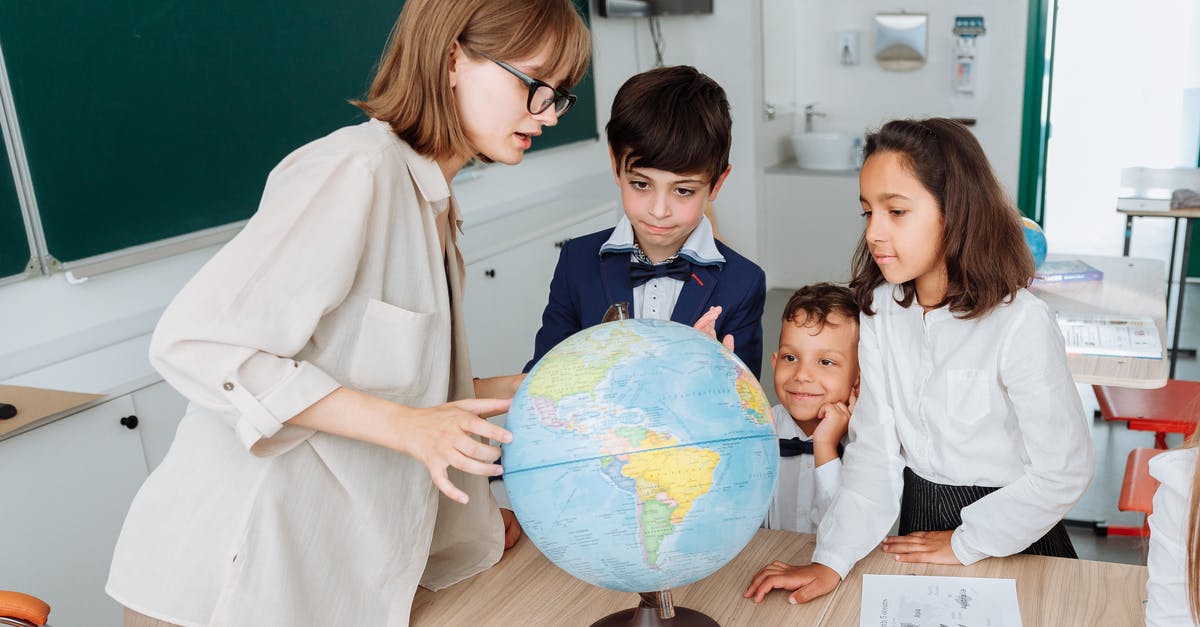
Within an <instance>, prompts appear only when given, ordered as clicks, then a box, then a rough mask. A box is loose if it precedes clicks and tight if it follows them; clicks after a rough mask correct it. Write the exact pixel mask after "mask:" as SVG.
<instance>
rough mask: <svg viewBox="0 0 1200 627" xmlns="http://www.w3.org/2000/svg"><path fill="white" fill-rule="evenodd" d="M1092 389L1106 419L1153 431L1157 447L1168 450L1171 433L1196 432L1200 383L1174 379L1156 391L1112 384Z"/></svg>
mask: <svg viewBox="0 0 1200 627" xmlns="http://www.w3.org/2000/svg"><path fill="white" fill-rule="evenodd" d="M1092 389H1093V390H1095V392H1096V400H1097V401H1099V403H1100V415H1101V416H1104V419H1105V420H1115V421H1124V422H1126V423H1128V426H1129V428H1130V429H1132V430H1134V431H1153V432H1154V448H1161V449H1165V448H1167V434H1168V433H1182V434H1184V437H1188V436H1191V435H1192V432H1193V431H1195V430H1196V416H1197V413H1198V410H1200V405H1197V403H1198V402H1200V401H1198V400H1197V399H1200V381H1184V380H1182V379H1171V380H1169V381H1167V384H1166V385H1165V386H1163V387H1161V388H1158V389H1155V390H1137V389H1132V388H1121V387H1116V386H1112V385H1094V386H1092Z"/></svg>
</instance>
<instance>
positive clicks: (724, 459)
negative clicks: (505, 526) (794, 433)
mask: <svg viewBox="0 0 1200 627" xmlns="http://www.w3.org/2000/svg"><path fill="white" fill-rule="evenodd" d="M506 426H507V428H508V429H509V430H510V431H512V434H513V439H512V442H511V443H509V444H506V445H504V446H503V460H504V469H505V471H504V480H505V485H506V488H507V489H508V494H509V498H510V500H511V501H512V505H513V511H514V513H515V514H516V516H517V520H518V521H520V523H521V526H522V527H523V528H524V530H525V533H526V535H527V536H528V537H529V539H530V540H532V541H533V543H534V544H535V545H536V546H537V548H538V549H539V550H540V551H541V552H542V553H543V554H544V555H545V556H546V557H547V558H549V559H550V560H551V561H553V562H554V563H555V564H557V565H558V566H559V567H560V568H562V569H563V570H565V571H567V572H568V573H570V574H571V575H574V576H575V577H577V578H579V579H582V580H583V581H586V582H588V583H591V584H594V585H597V586H601V587H604V588H609V589H612V590H621V591H627V592H651V591H665V590H669V589H670V588H673V587H678V586H683V585H687V584H689V583H691V582H693V581H696V580H699V579H701V578H703V577H706V576H708V575H709V574H711V573H713V572H715V571H716V570H717V569H719V568H721V566H723V565H725V564H726V563H727V562H729V560H731V559H733V557H734V556H736V555H737V554H738V553H739V552H740V551H741V550H742V548H743V547H745V545H746V544H747V543H748V542H749V541H750V539H751V538H752V537H753V535H754V533H755V531H756V530H757V529H758V528H759V527H760V526H761V524H762V522H763V519H764V517H765V516H766V513H767V508H768V507H769V505H770V503H771V495H772V492H773V490H774V487H775V475H776V473H777V470H778V466H779V445H778V441H777V440H776V435H775V426H774V422H773V418H772V415H771V410H770V406H769V404H768V402H767V398H766V396H765V395H764V394H763V391H762V388H761V387H760V386H759V383H758V381H757V380H756V379H755V378H754V375H753V374H752V373H751V372H750V371H749V370H748V369H747V368H746V366H745V365H744V364H743V363H742V362H741V361H740V360H739V359H738V358H737V357H736V356H735V355H733V354H732V353H731V352H729V351H728V350H726V349H725V348H724V347H723V346H722V345H721V344H720V343H719V342H716V341H715V340H713V339H712V338H710V337H709V336H707V335H705V334H703V333H700V332H699V331H696V330H695V329H692V328H691V327H687V326H684V325H681V324H676V323H674V322H664V321H659V320H642V319H634V320H621V321H617V322H608V323H604V324H600V325H597V326H594V327H591V328H588V329H584V330H583V331H580V332H579V333H576V334H575V335H573V336H571V337H569V338H567V339H566V340H564V341H563V342H561V343H560V344H559V345H558V346H556V347H555V348H554V349H553V350H551V351H550V352H549V353H547V354H546V355H545V357H543V358H542V359H541V360H540V361H539V362H538V363H537V365H536V366H534V368H533V370H532V371H530V373H529V375H528V376H527V377H526V378H525V381H524V382H523V383H522V384H521V387H520V388H519V389H518V390H517V393H516V396H514V398H513V403H512V407H511V409H510V410H509V414H508V419H507V423H506Z"/></svg>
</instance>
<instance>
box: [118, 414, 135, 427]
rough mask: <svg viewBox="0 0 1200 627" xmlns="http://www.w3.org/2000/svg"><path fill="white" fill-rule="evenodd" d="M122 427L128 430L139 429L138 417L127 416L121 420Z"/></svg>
mask: <svg viewBox="0 0 1200 627" xmlns="http://www.w3.org/2000/svg"><path fill="white" fill-rule="evenodd" d="M121 426H122V427H125V428H126V429H137V426H138V417H137V416H125V417H124V418H122V419H121Z"/></svg>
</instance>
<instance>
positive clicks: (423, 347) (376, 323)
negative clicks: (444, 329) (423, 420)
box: [350, 299, 437, 396]
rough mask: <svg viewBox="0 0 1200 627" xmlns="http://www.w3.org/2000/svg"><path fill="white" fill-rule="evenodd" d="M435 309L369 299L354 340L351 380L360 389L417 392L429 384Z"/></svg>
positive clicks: (400, 392) (389, 392)
mask: <svg viewBox="0 0 1200 627" xmlns="http://www.w3.org/2000/svg"><path fill="white" fill-rule="evenodd" d="M436 319H437V314H436V313H420V312H416V311H409V310H407V309H403V308H401V307H397V306H395V305H389V304H387V303H385V302H382V301H378V300H374V299H372V300H370V301H368V302H367V309H366V311H365V312H364V313H363V319H362V324H361V325H360V326H359V330H358V338H357V339H356V340H355V342H354V355H353V357H352V359H351V362H350V382H351V383H352V384H353V385H354V387H356V388H358V389H360V390H369V391H376V392H386V393H388V394H391V395H398V396H417V395H419V394H421V393H422V392H424V391H425V388H426V387H427V386H428V385H429V371H430V370H431V368H430V366H431V364H430V349H431V344H432V342H433V337H432V336H433V333H434V322H435V321H436Z"/></svg>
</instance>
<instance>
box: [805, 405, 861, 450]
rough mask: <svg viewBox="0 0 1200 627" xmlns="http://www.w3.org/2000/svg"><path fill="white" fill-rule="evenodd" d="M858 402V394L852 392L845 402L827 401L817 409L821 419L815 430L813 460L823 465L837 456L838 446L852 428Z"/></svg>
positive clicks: (813, 435)
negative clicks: (855, 406) (851, 422)
mask: <svg viewBox="0 0 1200 627" xmlns="http://www.w3.org/2000/svg"><path fill="white" fill-rule="evenodd" d="M857 402H858V394H857V393H856V392H854V391H851V392H850V399H849V401H847V402H845V403H825V404H824V405H822V406H821V408H820V409H818V410H817V416H818V417H819V418H820V419H821V420H820V421H819V422H817V428H816V429H815V430H814V431H813V434H812V439H813V462H814V463H815V464H816V465H817V466H821V465H822V464H824V463H825V462H828V461H831V460H833V459H836V458H837V447H838V444H840V443H841V441H842V438H844V437H846V431H847V430H848V429H849V428H850V415H851V414H852V413H854V405H855V404H856V403H857Z"/></svg>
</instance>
